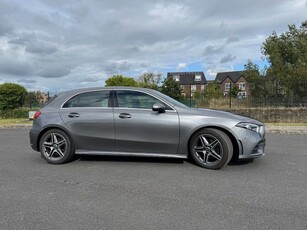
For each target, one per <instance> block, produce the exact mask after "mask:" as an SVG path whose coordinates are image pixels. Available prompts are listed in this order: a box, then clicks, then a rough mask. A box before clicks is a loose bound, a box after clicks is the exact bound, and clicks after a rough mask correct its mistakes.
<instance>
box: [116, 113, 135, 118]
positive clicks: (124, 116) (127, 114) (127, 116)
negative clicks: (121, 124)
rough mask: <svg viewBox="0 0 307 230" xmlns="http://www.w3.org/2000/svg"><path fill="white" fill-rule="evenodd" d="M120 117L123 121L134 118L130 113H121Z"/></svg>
mask: <svg viewBox="0 0 307 230" xmlns="http://www.w3.org/2000/svg"><path fill="white" fill-rule="evenodd" d="M119 117H120V118H122V119H126V118H131V117H132V116H131V114H129V113H120V114H119Z"/></svg>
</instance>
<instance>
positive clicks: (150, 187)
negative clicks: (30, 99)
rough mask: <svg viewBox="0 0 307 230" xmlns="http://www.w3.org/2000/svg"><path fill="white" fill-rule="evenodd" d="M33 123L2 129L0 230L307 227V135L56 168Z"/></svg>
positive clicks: (87, 161)
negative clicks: (250, 149)
mask: <svg viewBox="0 0 307 230" xmlns="http://www.w3.org/2000/svg"><path fill="white" fill-rule="evenodd" d="M28 132H29V129H28V128H23V129H20V128H15V129H1V130H0V157H1V160H0V175H1V176H0V229H1V230H2V229H3V230H6V229H8V230H10V229H39V230H41V229H52V230H54V229H176V230H178V229H206V230H207V229H257V230H258V229H302V230H303V229H304V230H305V229H307V176H306V175H307V167H306V165H307V137H306V136H305V135H284V134H268V135H267V148H266V156H264V157H263V158H260V159H256V160H254V162H250V163H241V164H233V165H228V166H226V167H224V168H222V169H221V170H218V171H213V170H206V169H203V168H200V167H198V166H195V165H194V164H193V163H192V162H190V161H182V160H172V159H157V158H133V157H131V158H128V157H126V158H122V157H97V156H86V157H81V158H78V159H76V160H75V161H73V162H71V163H68V164H64V165H50V164H48V163H46V162H45V161H44V160H43V159H42V158H41V157H40V154H39V153H37V152H35V151H33V150H32V149H31V148H30V146H29V138H28Z"/></svg>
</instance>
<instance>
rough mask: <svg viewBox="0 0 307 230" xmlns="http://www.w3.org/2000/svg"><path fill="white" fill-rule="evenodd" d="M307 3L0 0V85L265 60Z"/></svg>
mask: <svg viewBox="0 0 307 230" xmlns="http://www.w3.org/2000/svg"><path fill="white" fill-rule="evenodd" d="M306 12H307V0H270V1H267V0H258V1H254V0H231V1H225V0H224V1H221V0H180V1H179V0H167V1H166V0H165V1H160V0H147V1H145V0H79V1H76V0H0V84H2V83H5V82H12V83H17V84H20V85H23V86H24V87H25V88H26V89H27V90H28V91H43V92H53V93H58V92H63V91H66V90H69V89H74V88H83V87H92V86H104V85H105V80H106V79H108V78H109V77H111V76H113V75H115V74H121V75H124V76H129V77H134V78H135V79H138V77H139V76H140V75H141V74H142V73H144V72H155V73H161V74H162V76H163V77H166V74H167V72H175V71H180V72H185V71H203V72H204V73H205V76H206V78H207V79H208V80H212V79H214V78H215V76H216V73H218V72H225V71H237V70H243V69H244V64H246V63H247V60H249V59H250V60H252V61H253V62H254V63H256V64H258V65H259V66H260V67H263V66H264V65H266V61H265V60H264V59H263V55H262V54H261V46H262V44H263V42H264V41H265V39H266V38H267V37H268V36H270V35H271V34H272V32H273V31H276V32H277V33H278V34H280V33H283V32H285V31H287V29H288V25H289V24H295V25H297V26H300V25H301V23H302V22H303V21H305V20H307V13H306Z"/></svg>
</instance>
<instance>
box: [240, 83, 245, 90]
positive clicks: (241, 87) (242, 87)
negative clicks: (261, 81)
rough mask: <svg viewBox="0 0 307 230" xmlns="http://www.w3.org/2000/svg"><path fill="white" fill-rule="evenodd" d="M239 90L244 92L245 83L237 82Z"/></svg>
mask: <svg viewBox="0 0 307 230" xmlns="http://www.w3.org/2000/svg"><path fill="white" fill-rule="evenodd" d="M239 89H240V90H245V82H239Z"/></svg>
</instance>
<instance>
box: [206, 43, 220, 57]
mask: <svg viewBox="0 0 307 230" xmlns="http://www.w3.org/2000/svg"><path fill="white" fill-rule="evenodd" d="M224 48H225V46H224V45H220V46H215V45H209V46H207V47H206V49H205V51H204V55H205V56H210V55H215V54H221V53H223V52H224Z"/></svg>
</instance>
